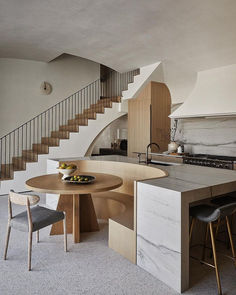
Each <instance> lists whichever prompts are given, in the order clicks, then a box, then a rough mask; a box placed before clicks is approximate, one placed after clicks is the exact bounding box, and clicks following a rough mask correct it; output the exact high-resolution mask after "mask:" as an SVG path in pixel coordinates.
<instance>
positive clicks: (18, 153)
mask: <svg viewBox="0 0 236 295" xmlns="http://www.w3.org/2000/svg"><path fill="white" fill-rule="evenodd" d="M19 137H20V135H19V128H18V129H17V140H18V144H17V147H18V152H17V156H18V157H19V156H20V138H19Z"/></svg>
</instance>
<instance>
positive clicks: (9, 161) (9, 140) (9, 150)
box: [8, 133, 11, 178]
mask: <svg viewBox="0 0 236 295" xmlns="http://www.w3.org/2000/svg"><path fill="white" fill-rule="evenodd" d="M8 138H9V139H8V154H9V155H8V164H9V165H8V177H9V178H10V176H11V175H10V173H11V171H10V163H11V133H10V135H9V137H8Z"/></svg>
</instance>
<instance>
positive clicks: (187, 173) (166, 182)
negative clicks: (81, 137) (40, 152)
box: [51, 155, 236, 193]
mask: <svg viewBox="0 0 236 295" xmlns="http://www.w3.org/2000/svg"><path fill="white" fill-rule="evenodd" d="M51 160H54V161H62V162H63V161H75V160H96V161H117V162H126V163H134V164H138V160H137V159H136V158H129V157H125V156H118V155H111V156H94V157H74V158H69V157H68V158H57V159H51ZM140 165H146V164H143V163H142V164H140ZM149 166H151V167H156V168H159V169H161V170H164V171H166V172H167V173H168V176H167V177H162V178H156V179H150V180H144V181H142V182H143V183H147V184H150V185H154V186H158V187H163V188H166V189H169V190H174V191H179V192H185V191H191V190H196V189H201V188H207V187H217V186H222V185H224V184H225V185H227V186H228V188H229V187H231V189H230V191H232V186H233V187H235V190H236V170H235V171H234V170H226V169H217V168H209V167H201V166H194V165H188V164H178V165H173V166H162V165H153V164H149ZM227 192H228V189H226V191H224V190H223V191H222V193H227Z"/></svg>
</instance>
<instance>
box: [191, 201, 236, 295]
mask: <svg viewBox="0 0 236 295" xmlns="http://www.w3.org/2000/svg"><path fill="white" fill-rule="evenodd" d="M222 198H223V197H222ZM235 212H236V202H235V201H233V202H230V203H227V204H224V205H223V206H217V207H216V206H213V205H207V204H202V205H197V206H194V207H192V208H190V209H189V214H190V216H191V217H192V222H191V226H190V234H189V243H190V244H191V238H192V232H193V227H194V224H195V223H196V221H197V220H199V221H202V222H204V223H207V228H206V234H205V242H204V245H203V253H202V259H201V262H202V263H205V264H207V265H210V266H212V267H214V268H215V271H216V280H217V286H218V294H219V295H222V289H221V283H220V276H219V271H218V264H217V256H216V246H215V234H214V230H213V224H214V222H215V221H219V220H220V219H222V218H224V219H225V221H226V225H227V231H228V235H229V239H230V245H231V250H232V255H233V259H234V264H235V265H236V254H235V249H234V243H233V239H232V233H231V228H230V223H229V216H230V215H232V214H234V213H235ZM209 230H210V236H211V244H212V252H213V258H214V265H212V264H209V263H206V262H205V261H204V258H205V248H206V244H207V240H208V231H209Z"/></svg>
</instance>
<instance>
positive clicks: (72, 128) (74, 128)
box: [59, 124, 79, 132]
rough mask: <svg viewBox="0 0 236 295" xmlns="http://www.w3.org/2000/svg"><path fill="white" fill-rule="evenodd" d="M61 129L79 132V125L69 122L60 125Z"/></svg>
mask: <svg viewBox="0 0 236 295" xmlns="http://www.w3.org/2000/svg"><path fill="white" fill-rule="evenodd" d="M59 130H60V131H69V132H79V126H78V125H77V124H68V125H66V126H60V127H59Z"/></svg>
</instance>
